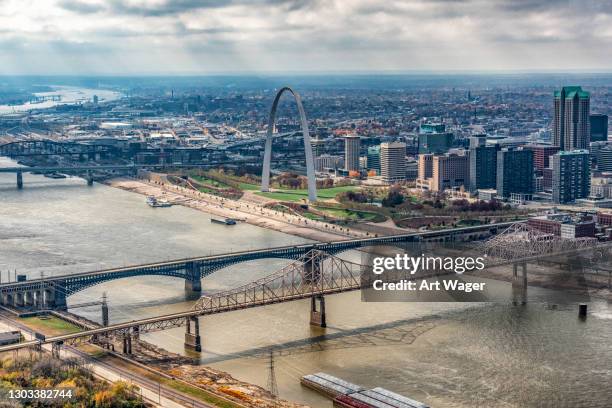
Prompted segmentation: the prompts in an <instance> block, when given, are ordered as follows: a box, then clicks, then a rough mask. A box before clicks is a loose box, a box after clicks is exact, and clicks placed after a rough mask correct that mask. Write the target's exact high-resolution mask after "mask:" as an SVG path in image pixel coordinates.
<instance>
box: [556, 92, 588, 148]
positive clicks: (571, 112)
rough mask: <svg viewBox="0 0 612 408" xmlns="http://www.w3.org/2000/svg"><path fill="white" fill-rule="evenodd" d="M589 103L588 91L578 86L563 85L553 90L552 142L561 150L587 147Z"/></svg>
mask: <svg viewBox="0 0 612 408" xmlns="http://www.w3.org/2000/svg"><path fill="white" fill-rule="evenodd" d="M590 103H591V97H590V95H589V93H588V92H586V91H583V90H582V88H581V87H579V86H564V87H563V88H561V90H560V91H555V94H554V105H555V116H554V118H553V127H552V132H553V144H554V145H555V146H558V147H559V148H560V149H561V150H562V151H570V150H576V149H588V148H589V141H590V123H589V115H590Z"/></svg>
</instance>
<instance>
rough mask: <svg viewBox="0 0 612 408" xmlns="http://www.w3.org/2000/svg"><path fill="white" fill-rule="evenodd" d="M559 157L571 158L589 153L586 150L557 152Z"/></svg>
mask: <svg viewBox="0 0 612 408" xmlns="http://www.w3.org/2000/svg"><path fill="white" fill-rule="evenodd" d="M557 154H558V155H559V156H571V155H576V154H589V151H588V150H586V149H576V150H561V151H560V152H557Z"/></svg>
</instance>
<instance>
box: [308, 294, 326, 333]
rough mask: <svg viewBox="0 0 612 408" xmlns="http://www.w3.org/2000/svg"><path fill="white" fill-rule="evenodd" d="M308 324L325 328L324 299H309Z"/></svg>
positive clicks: (318, 296)
mask: <svg viewBox="0 0 612 408" xmlns="http://www.w3.org/2000/svg"><path fill="white" fill-rule="evenodd" d="M317 301H318V302H319V310H317ZM310 324H311V325H313V326H319V327H327V322H326V321H325V297H323V295H316V296H313V297H311V298H310Z"/></svg>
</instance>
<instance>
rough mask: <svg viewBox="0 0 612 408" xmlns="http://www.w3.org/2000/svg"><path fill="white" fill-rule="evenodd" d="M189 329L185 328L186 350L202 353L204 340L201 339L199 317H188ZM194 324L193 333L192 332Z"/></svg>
mask: <svg viewBox="0 0 612 408" xmlns="http://www.w3.org/2000/svg"><path fill="white" fill-rule="evenodd" d="M186 320H187V327H186V328H185V348H188V349H191V350H194V351H202V339H201V337H200V321H199V320H198V317H197V316H192V317H187V318H186ZM191 323H193V332H192V330H191Z"/></svg>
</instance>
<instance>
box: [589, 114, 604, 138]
mask: <svg viewBox="0 0 612 408" xmlns="http://www.w3.org/2000/svg"><path fill="white" fill-rule="evenodd" d="M589 122H590V124H591V142H606V141H608V115H603V114H601V113H594V114H592V115H591V116H589Z"/></svg>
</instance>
